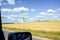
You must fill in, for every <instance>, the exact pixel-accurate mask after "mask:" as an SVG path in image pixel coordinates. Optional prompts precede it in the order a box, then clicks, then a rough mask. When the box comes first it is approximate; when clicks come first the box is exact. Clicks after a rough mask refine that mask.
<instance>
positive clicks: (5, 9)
mask: <svg viewBox="0 0 60 40" xmlns="http://www.w3.org/2000/svg"><path fill="white" fill-rule="evenodd" d="M1 11H2V12H8V11H12V10H11V9H7V8H3V9H1Z"/></svg>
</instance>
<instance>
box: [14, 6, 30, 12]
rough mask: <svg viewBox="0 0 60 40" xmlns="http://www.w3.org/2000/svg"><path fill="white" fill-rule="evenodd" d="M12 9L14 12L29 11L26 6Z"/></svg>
mask: <svg viewBox="0 0 60 40" xmlns="http://www.w3.org/2000/svg"><path fill="white" fill-rule="evenodd" d="M13 11H14V12H19V11H20V12H22V11H23V12H26V11H29V9H28V8H25V7H19V8H14V9H13Z"/></svg>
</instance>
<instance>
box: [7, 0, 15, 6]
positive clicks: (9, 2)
mask: <svg viewBox="0 0 60 40" xmlns="http://www.w3.org/2000/svg"><path fill="white" fill-rule="evenodd" d="M7 2H8V4H12V5H14V4H15V0H7Z"/></svg>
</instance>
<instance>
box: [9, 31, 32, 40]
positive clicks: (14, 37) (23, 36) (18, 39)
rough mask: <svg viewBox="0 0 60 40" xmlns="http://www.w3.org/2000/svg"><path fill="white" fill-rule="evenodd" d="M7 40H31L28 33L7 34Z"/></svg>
mask: <svg viewBox="0 0 60 40" xmlns="http://www.w3.org/2000/svg"><path fill="white" fill-rule="evenodd" d="M8 40H32V35H31V33H30V32H13V33H9V34H8Z"/></svg>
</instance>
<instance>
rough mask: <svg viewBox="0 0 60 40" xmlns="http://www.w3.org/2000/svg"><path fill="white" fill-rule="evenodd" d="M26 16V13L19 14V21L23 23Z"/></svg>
mask: <svg viewBox="0 0 60 40" xmlns="http://www.w3.org/2000/svg"><path fill="white" fill-rule="evenodd" d="M27 17H28V15H27V14H22V15H21V16H19V18H20V23H24V22H25V19H26V18H27Z"/></svg>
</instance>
